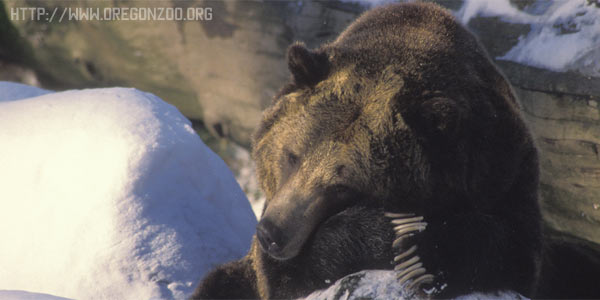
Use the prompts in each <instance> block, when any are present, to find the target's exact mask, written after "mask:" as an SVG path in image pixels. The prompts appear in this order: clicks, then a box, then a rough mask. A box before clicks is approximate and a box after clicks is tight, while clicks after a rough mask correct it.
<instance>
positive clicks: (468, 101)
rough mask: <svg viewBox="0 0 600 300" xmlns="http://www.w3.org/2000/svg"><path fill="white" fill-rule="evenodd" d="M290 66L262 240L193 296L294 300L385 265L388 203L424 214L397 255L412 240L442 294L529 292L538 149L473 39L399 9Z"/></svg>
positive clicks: (265, 174)
mask: <svg viewBox="0 0 600 300" xmlns="http://www.w3.org/2000/svg"><path fill="white" fill-rule="evenodd" d="M288 64H289V67H290V71H291V73H292V74H293V80H292V82H291V83H290V84H289V85H287V86H286V87H284V88H283V89H282V92H281V93H280V95H278V96H277V98H276V99H275V101H274V103H273V105H272V106H271V107H270V108H269V109H267V110H266V111H265V113H264V115H263V120H262V122H261V125H260V128H259V129H258V131H257V133H256V135H255V139H254V145H253V157H254V159H255V160H256V162H257V167H258V177H259V179H260V182H261V184H262V188H263V190H264V192H265V194H266V196H267V203H266V208H265V212H264V215H263V218H262V220H261V222H260V224H259V227H258V228H259V234H258V239H255V241H254V242H253V246H252V250H251V251H250V253H249V254H248V256H247V257H246V258H244V259H242V260H241V261H239V262H234V263H231V264H228V265H225V266H222V267H220V268H219V269H218V270H216V271H214V272H213V273H211V274H209V275H208V276H207V277H206V279H205V280H204V281H203V282H202V283H201V285H200V287H199V289H198V291H197V294H196V296H201V297H208V298H217V297H234V298H241V296H243V295H240V294H237V291H235V292H233V290H235V289H236V288H238V287H239V286H240V284H241V283H240V280H238V279H240V278H241V279H242V280H241V281H242V282H243V288H241V289H240V291H244V292H245V291H248V294H247V295H244V296H247V297H250V298H255V297H260V298H293V297H298V296H304V295H307V294H308V293H310V292H311V291H313V290H315V289H318V288H323V287H325V286H327V283H328V282H334V281H335V280H336V279H339V278H340V277H342V276H343V275H347V274H349V273H351V272H353V271H358V270H361V269H368V268H387V269H391V268H392V267H393V266H392V265H390V263H389V262H390V260H391V257H393V255H394V253H393V252H394V251H393V250H392V249H391V248H390V244H391V242H392V240H393V234H392V233H391V231H389V230H390V229H391V226H390V225H389V224H388V225H385V224H386V222H387V220H385V218H384V217H383V211H386V212H396V213H413V214H416V215H418V216H423V217H424V220H425V222H427V223H428V225H427V229H426V230H425V231H424V232H422V233H419V234H418V236H417V237H416V238H415V239H414V240H412V241H410V243H406V244H403V245H401V247H400V248H401V249H407V248H408V247H410V246H412V245H413V244H414V245H417V246H418V250H417V254H418V256H419V257H420V259H421V261H422V263H423V266H424V267H425V268H426V269H427V272H428V273H430V274H432V275H434V276H435V281H434V285H435V286H437V287H441V285H442V284H447V287H446V288H445V289H443V290H441V291H440V292H439V294H437V295H435V296H437V297H451V296H455V295H458V294H463V293H467V292H471V291H480V292H494V291H499V290H516V291H518V292H520V293H522V294H525V295H532V288H533V286H534V285H535V283H536V279H537V277H538V271H539V264H540V260H541V248H542V245H541V228H540V211H539V208H538V203H537V190H538V161H537V152H536V148H535V146H534V143H533V141H532V138H531V135H530V134H529V132H528V130H527V128H526V127H525V124H524V122H523V121H522V119H521V117H520V115H519V111H518V110H519V107H518V105H517V102H516V101H515V97H514V95H513V93H512V91H511V88H510V87H509V85H508V83H507V81H506V79H505V78H504V77H503V76H502V75H501V74H500V73H499V72H498V70H497V69H496V68H495V67H494V65H493V64H492V63H491V61H490V60H489V58H488V57H487V55H486V54H485V52H484V51H483V50H482V48H481V46H480V45H479V44H478V43H477V41H476V39H475V38H474V37H473V35H472V34H470V33H469V32H468V31H467V30H465V29H464V28H463V27H461V26H460V25H459V24H458V23H457V22H456V21H455V20H454V18H453V17H452V16H451V15H450V14H449V13H448V12H446V11H445V10H443V9H441V8H439V7H437V6H435V5H433V4H395V5H389V6H383V7H380V8H376V9H374V10H372V11H369V12H367V13H365V14H364V15H363V16H361V17H360V18H359V19H358V20H356V21H355V22H354V23H353V24H351V25H350V26H349V27H348V29H346V30H345V31H344V32H343V33H342V34H341V35H340V36H339V38H338V39H337V40H335V41H334V42H332V43H330V44H326V45H324V46H322V47H321V48H319V49H316V50H314V51H310V50H308V49H306V48H304V46H302V45H301V44H296V45H293V46H292V47H290V50H289V52H288ZM363 207H369V209H365V208H363ZM374 212H380V213H378V214H375V215H374ZM337 220H341V221H340V223H336V222H337ZM336 224H344V225H343V226H337V225H336ZM371 224H374V225H378V224H379V225H381V224H383V225H382V226H383V228H379V226H372V225H371ZM386 226H390V229H385V228H387V227H386ZM228 276H229V277H230V279H227V280H226V279H222V278H226V277H228ZM215 278H217V279H215ZM325 280H327V281H325ZM208 291H215V293H209V292H208ZM226 291H232V293H235V294H229V295H227V294H224V292H226Z"/></svg>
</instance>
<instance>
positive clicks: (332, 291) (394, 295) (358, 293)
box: [302, 270, 527, 300]
mask: <svg viewBox="0 0 600 300" xmlns="http://www.w3.org/2000/svg"><path fill="white" fill-rule="evenodd" d="M396 274H397V273H396V272H395V271H383V270H366V271H360V272H357V273H354V274H351V275H348V276H345V277H344V278H342V279H340V280H338V281H336V282H335V283H334V284H333V285H332V286H330V287H329V288H327V289H324V290H320V291H316V292H314V293H312V294H310V295H309V296H308V297H306V298H302V299H303V300H338V299H339V300H355V299H413V297H411V295H409V294H408V293H406V292H405V291H404V287H405V286H407V285H408V284H409V283H410V281H409V282H407V283H405V284H404V285H403V286H401V285H399V284H398V279H397V278H396ZM357 279H358V281H357ZM356 281H357V283H356ZM349 286H351V287H350V288H349ZM455 299H456V300H487V299H490V300H509V299H510V300H514V299H523V300H524V299H527V298H525V297H523V296H521V295H520V294H518V293H516V292H513V291H506V292H500V293H495V294H483V293H472V294H469V295H464V296H460V297H457V298H455Z"/></svg>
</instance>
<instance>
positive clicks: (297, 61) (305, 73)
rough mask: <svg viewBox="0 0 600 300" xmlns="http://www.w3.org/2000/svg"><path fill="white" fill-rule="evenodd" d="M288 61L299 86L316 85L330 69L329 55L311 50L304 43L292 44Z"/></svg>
mask: <svg viewBox="0 0 600 300" xmlns="http://www.w3.org/2000/svg"><path fill="white" fill-rule="evenodd" d="M287 61H288V68H289V69H290V72H291V73H292V77H293V79H294V83H295V84H296V85H297V86H314V85H315V84H317V83H319V82H320V81H321V80H323V79H325V77H326V76H327V73H328V71H329V62H328V60H327V55H326V54H325V53H317V52H314V51H310V50H308V49H306V47H304V44H302V43H295V44H293V45H292V46H290V48H289V49H288V52H287Z"/></svg>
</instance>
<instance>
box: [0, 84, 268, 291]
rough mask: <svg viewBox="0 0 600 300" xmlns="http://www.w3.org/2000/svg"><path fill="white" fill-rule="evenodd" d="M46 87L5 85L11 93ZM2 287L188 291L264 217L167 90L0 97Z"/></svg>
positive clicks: (235, 252)
mask: <svg viewBox="0 0 600 300" xmlns="http://www.w3.org/2000/svg"><path fill="white" fill-rule="evenodd" d="M44 93H47V91H43V90H39V89H37V88H30V87H24V86H22V85H16V84H11V83H2V84H0V95H5V96H6V95H9V94H10V95H12V96H11V97H3V98H2V99H5V98H6V99H7V100H8V98H10V100H14V99H18V98H22V97H20V96H18V95H19V94H20V95H25V96H32V95H39V94H44ZM0 143H1V144H2V147H0V166H2V168H0V186H1V188H0V205H1V206H2V209H1V210H0V220H2V226H0V236H2V247H0V266H1V267H0V290H3V289H4V290H25V291H31V292H39V293H48V294H52V295H59V296H62V297H68V298H76V299H151V298H167V299H168V298H176V299H182V298H185V297H186V296H188V295H189V294H190V293H191V292H192V291H193V289H194V287H195V285H196V283H197V282H198V280H199V279H200V278H201V276H202V275H203V274H204V273H205V272H207V271H208V270H209V269H211V268H212V267H214V266H215V265H217V264H220V263H223V262H225V261H229V260H232V259H236V258H239V257H241V256H243V255H244V254H245V253H246V252H247V250H248V248H249V245H250V239H251V236H252V234H253V232H254V227H255V224H256V219H255V217H254V215H253V213H252V210H251V208H250V205H249V203H248V201H247V199H246V197H245V196H244V194H243V192H242V191H241V189H240V187H239V185H238V184H237V183H236V181H235V179H234V177H233V175H232V174H231V172H230V171H229V170H228V168H227V167H226V165H225V164H224V163H223V161H222V160H221V159H220V158H219V157H218V156H217V155H216V154H214V153H213V152H212V151H211V150H209V149H208V148H207V147H206V146H205V145H204V144H203V143H202V141H201V140H200V138H199V137H198V136H197V135H196V134H195V133H194V131H193V130H192V128H191V126H190V122H189V121H188V120H187V119H185V118H184V117H183V116H182V115H181V114H180V112H179V111H178V110H177V109H176V108H175V107H173V106H171V105H169V104H167V103H165V102H163V101H162V100H161V99H159V98H158V97H156V96H154V95H152V94H148V93H144V92H140V91H138V90H135V89H125V88H110V89H92V90H78V91H75V90H73V91H66V92H59V93H50V94H45V95H41V96H38V97H35V98H27V99H21V100H16V101H3V102H0Z"/></svg>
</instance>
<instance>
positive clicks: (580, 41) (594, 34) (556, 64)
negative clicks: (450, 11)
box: [456, 0, 600, 76]
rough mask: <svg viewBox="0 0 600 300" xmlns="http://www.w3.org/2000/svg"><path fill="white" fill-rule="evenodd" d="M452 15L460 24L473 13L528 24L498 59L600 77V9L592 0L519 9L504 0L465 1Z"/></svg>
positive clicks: (556, 1) (554, 0) (543, 3)
mask: <svg viewBox="0 0 600 300" xmlns="http://www.w3.org/2000/svg"><path fill="white" fill-rule="evenodd" d="M456 15H457V18H458V19H460V20H461V21H462V22H463V23H464V24H467V23H468V22H469V20H470V19H471V18H473V17H475V16H483V17H495V16H498V17H501V19H502V20H503V21H505V22H509V23H520V24H530V25H531V31H530V32H529V33H528V34H527V35H526V36H521V37H520V38H519V42H518V43H517V45H515V46H514V47H513V48H512V49H510V50H509V51H508V52H507V53H506V54H504V55H503V56H501V57H498V59H503V60H510V61H514V62H518V63H522V64H525V65H530V66H535V67H540V68H545V69H549V70H553V71H568V70H577V71H579V72H580V73H583V74H585V75H590V76H600V8H599V7H598V6H596V5H595V4H594V3H593V1H587V0H569V1H564V0H552V1H539V0H538V1H537V2H535V3H534V4H533V5H531V6H530V7H527V8H526V10H525V11H520V10H519V9H517V8H516V7H514V6H512V5H511V4H510V2H509V1H508V0H466V1H465V2H464V4H463V6H462V7H461V9H460V10H459V11H458V12H456Z"/></svg>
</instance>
